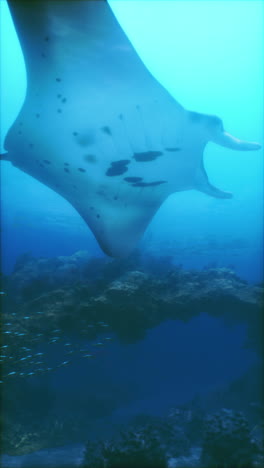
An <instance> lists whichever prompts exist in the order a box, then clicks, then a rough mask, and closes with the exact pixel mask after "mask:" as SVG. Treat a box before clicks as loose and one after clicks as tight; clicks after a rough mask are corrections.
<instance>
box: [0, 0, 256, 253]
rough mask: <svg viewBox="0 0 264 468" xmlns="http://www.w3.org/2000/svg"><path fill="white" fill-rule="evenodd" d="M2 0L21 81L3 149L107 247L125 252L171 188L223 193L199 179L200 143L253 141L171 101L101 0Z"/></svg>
mask: <svg viewBox="0 0 264 468" xmlns="http://www.w3.org/2000/svg"><path fill="white" fill-rule="evenodd" d="M9 4H10V9H11V13H12V16H13V19H14V23H15V26H16V29H17V33H18V36H19V39H20V43H21V46H22V50H23V53H24V57H25V62H26V69H27V79H28V89H27V95H26V99H25V102H24V105H23V107H22V110H21V112H20V114H19V116H18V118H17V120H16V122H15V123H14V125H13V126H12V128H11V129H10V131H9V133H8V135H7V138H6V142H5V149H6V151H7V153H8V154H7V156H6V157H7V158H8V159H9V160H10V161H11V162H12V163H13V164H14V165H15V166H17V167H18V168H20V169H21V170H23V171H25V172H26V173H28V174H30V175H31V176H33V177H35V178H36V179H38V180H39V181H41V182H42V183H44V184H46V185H47V186H49V187H51V188H52V189H53V190H55V191H57V192H58V193H59V194H61V195H62V196H63V197H64V198H66V199H67V200H68V201H69V202H70V203H71V204H72V205H73V206H74V207H75V208H76V210H77V211H78V212H79V213H80V215H81V216H82V217H83V218H84V220H85V221H86V222H87V224H88V226H89V227H90V228H91V230H92V231H93V233H94V235H95V236H96V238H97V240H98V242H99V244H100V245H101V247H102V248H103V250H104V251H105V252H106V253H107V254H109V255H112V256H123V255H127V254H128V253H129V252H130V251H131V250H132V249H133V248H134V246H135V244H136V242H137V241H138V239H139V238H140V236H141V235H142V233H143V232H144V230H145V229H146V227H147V225H148V223H149V222H150V220H151V218H152V217H153V215H154V214H155V212H156V211H157V210H158V208H159V207H160V205H161V204H162V203H163V201H164V200H165V199H166V198H167V197H168V196H169V195H170V194H171V193H173V192H176V191H181V190H189V189H197V190H200V191H202V192H205V193H207V194H208V195H211V196H214V197H220V198H230V196H231V195H230V194H229V193H226V192H223V191H221V190H219V189H217V188H215V187H213V186H212V185H211V184H210V182H209V181H208V177H207V175H206V173H205V170H204V167H203V151H204V148H205V145H206V144H207V142H208V141H214V142H215V143H218V144H220V145H223V146H226V147H229V148H233V149H237V150H254V149H258V148H259V147H260V145H258V144H257V143H248V142H243V141H241V140H238V139H236V138H234V137H232V136H231V135H229V134H228V133H226V132H225V131H224V129H223V124H222V122H221V120H220V119H219V118H218V117H215V116H209V115H203V114H198V113H196V112H190V111H187V110H185V109H184V108H183V107H182V106H181V105H180V104H179V103H177V102H176V101H175V100H174V99H173V98H172V97H171V95H170V94H169V93H168V92H167V91H166V90H165V89H164V88H163V87H162V86H161V85H160V84H159V83H158V82H157V81H156V80H155V79H154V78H153V76H152V75H151V74H150V73H149V71H148V70H147V69H146V68H145V66H144V64H143V63H142V62H141V60H140V58H139V57H138V56H137V54H136V52H135V50H134V49H133V47H132V45H131V43H130V42H129V40H128V38H127V37H126V35H125V34H124V32H123V31H122V29H121V27H120V25H119V24H118V22H117V20H116V19H115V17H114V15H113V13H112V11H111V9H110V7H109V6H108V4H107V3H106V2H105V1H103V0H92V1H91V0H65V1H64V0H58V1H56V0H35V2H30V1H25V0H21V1H20V2H18V1H17V0H9ZM190 86H191V83H190Z"/></svg>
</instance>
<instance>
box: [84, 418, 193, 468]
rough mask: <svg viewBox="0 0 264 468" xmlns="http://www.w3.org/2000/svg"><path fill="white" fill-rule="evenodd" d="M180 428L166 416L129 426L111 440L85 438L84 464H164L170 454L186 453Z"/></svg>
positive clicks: (104, 467)
mask: <svg viewBox="0 0 264 468" xmlns="http://www.w3.org/2000/svg"><path fill="white" fill-rule="evenodd" d="M189 450H190V443H189V441H188V439H187V438H186V436H185V435H184V432H183V431H182V428H180V427H177V426H174V425H173V424H172V422H171V421H169V420H166V419H165V418H164V419H162V418H159V419H158V418H156V419H155V420H153V421H152V422H149V423H145V424H144V425H141V426H140V425H136V426H134V427H133V426H131V427H130V428H129V429H127V430H125V431H122V432H121V433H120V435H119V437H117V438H116V439H113V440H111V441H100V442H97V443H91V442H88V443H87V445H86V451H85V456H84V462H83V468H123V467H131V468H134V467H142V468H166V467H167V466H168V465H167V464H168V460H169V458H170V457H178V456H180V455H182V454H188V453H189Z"/></svg>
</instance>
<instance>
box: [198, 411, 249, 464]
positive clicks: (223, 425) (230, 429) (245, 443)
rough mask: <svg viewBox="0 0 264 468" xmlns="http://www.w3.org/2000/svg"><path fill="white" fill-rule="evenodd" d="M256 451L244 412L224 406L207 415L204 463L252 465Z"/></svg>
mask: <svg viewBox="0 0 264 468" xmlns="http://www.w3.org/2000/svg"><path fill="white" fill-rule="evenodd" d="M257 453H258V448H257V446H256V444H255V443H254V442H253V441H252V439H251V434H250V429H249V425H248V421H247V420H246V418H245V416H244V415H243V414H242V413H241V412H235V411H233V410H231V409H225V408H223V409H222V410H221V411H218V412H216V413H213V414H212V415H209V416H208V417H207V418H206V421H205V429H204V440H203V443H202V455H201V462H202V466H204V467H207V466H208V467H211V466H221V467H224V468H225V467H226V468H229V467H230V468H231V467H233V466H239V467H249V466H252V463H253V461H254V457H255V456H256V454H257Z"/></svg>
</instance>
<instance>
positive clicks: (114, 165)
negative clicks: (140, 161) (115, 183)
mask: <svg viewBox="0 0 264 468" xmlns="http://www.w3.org/2000/svg"><path fill="white" fill-rule="evenodd" d="M130 162H131V161H130V160H129V159H120V160H119V161H113V162H111V167H109V169H107V171H106V175H107V176H118V175H122V174H124V173H125V172H126V171H127V167H126V166H127V164H130Z"/></svg>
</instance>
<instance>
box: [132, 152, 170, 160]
mask: <svg viewBox="0 0 264 468" xmlns="http://www.w3.org/2000/svg"><path fill="white" fill-rule="evenodd" d="M162 154H163V153H162V152H161V151H144V152H143V153H134V158H135V160H136V161H137V162H147V161H154V160H155V159H156V158H157V157H158V156H161V155H162Z"/></svg>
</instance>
